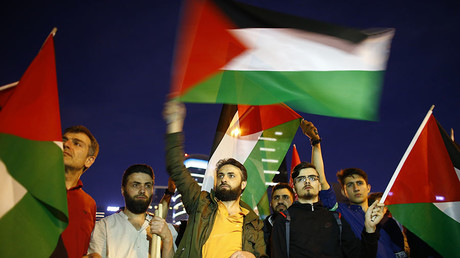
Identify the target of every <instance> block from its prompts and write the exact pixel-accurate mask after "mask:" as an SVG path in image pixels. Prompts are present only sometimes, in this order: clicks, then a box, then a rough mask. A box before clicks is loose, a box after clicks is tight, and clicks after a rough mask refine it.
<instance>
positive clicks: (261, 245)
mask: <svg viewBox="0 0 460 258" xmlns="http://www.w3.org/2000/svg"><path fill="white" fill-rule="evenodd" d="M163 116H164V119H165V120H166V122H167V129H166V132H167V135H166V166H167V171H168V173H169V175H170V177H171V178H172V179H173V181H174V182H175V183H176V186H177V190H178V191H179V193H181V195H182V202H183V204H184V206H185V209H186V211H187V213H188V214H189V220H188V223H187V228H186V229H185V233H184V236H183V238H182V241H181V242H180V244H179V247H178V248H177V251H176V257H232V258H234V257H263V256H266V254H265V242H264V237H263V231H262V227H263V223H262V221H261V220H260V219H259V217H258V216H257V215H256V214H255V213H254V211H252V209H251V207H250V206H249V205H247V204H246V203H244V202H243V201H241V200H240V196H241V193H242V192H243V191H244V189H245V188H246V186H247V172H246V168H245V167H244V166H243V165H242V164H241V163H240V162H238V161H237V160H235V159H232V158H229V159H225V160H221V161H219V162H218V164H217V165H216V180H215V184H214V190H211V192H210V193H209V192H206V191H201V187H200V186H199V185H198V183H197V182H196V181H195V180H194V179H193V177H192V176H191V175H190V172H189V171H188V170H187V168H186V167H185V166H184V163H183V161H184V151H183V147H182V145H183V134H182V128H183V124H184V119H185V106H184V105H183V104H181V103H179V102H176V101H170V102H167V103H166V105H165V109H164V112H163Z"/></svg>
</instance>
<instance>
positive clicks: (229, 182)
mask: <svg viewBox="0 0 460 258" xmlns="http://www.w3.org/2000/svg"><path fill="white" fill-rule="evenodd" d="M246 184H247V181H242V172H241V170H240V169H239V168H238V167H235V166H233V165H230V164H227V165H224V166H222V167H221V168H220V169H219V171H217V177H216V187H215V189H216V197H217V198H218V199H220V200H221V201H234V200H237V199H238V198H239V196H240V195H241V192H242V191H243V189H244V188H245V187H246Z"/></svg>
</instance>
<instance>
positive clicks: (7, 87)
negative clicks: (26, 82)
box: [0, 81, 19, 91]
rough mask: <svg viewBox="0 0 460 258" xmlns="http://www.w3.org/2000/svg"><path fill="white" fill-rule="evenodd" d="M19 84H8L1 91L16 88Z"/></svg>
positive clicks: (0, 88)
mask: <svg viewBox="0 0 460 258" xmlns="http://www.w3.org/2000/svg"><path fill="white" fill-rule="evenodd" d="M18 83H19V81H17V82H13V83H10V84H7V85H3V86H0V91H2V90H6V89H9V88H12V87H15V86H16V85H18Z"/></svg>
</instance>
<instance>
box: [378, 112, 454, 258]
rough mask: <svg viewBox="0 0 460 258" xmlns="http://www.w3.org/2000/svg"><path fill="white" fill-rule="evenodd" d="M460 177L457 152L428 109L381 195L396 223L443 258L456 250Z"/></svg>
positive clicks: (451, 255) (450, 255)
mask: <svg viewBox="0 0 460 258" xmlns="http://www.w3.org/2000/svg"><path fill="white" fill-rule="evenodd" d="M459 176H460V150H459V149H458V147H457V146H456V144H455V143H454V142H453V141H452V140H451V139H450V138H449V136H448V135H447V133H446V132H445V131H444V129H443V128H442V127H441V125H440V124H439V123H438V122H437V121H436V119H435V118H434V116H433V115H432V113H431V111H430V112H428V114H427V116H426V117H425V120H424V121H423V123H422V125H421V126H420V128H419V130H418V131H417V133H416V135H415V137H414V139H413V140H412V142H411V143H410V145H409V148H408V149H407V151H406V153H405V154H404V156H403V158H402V160H401V162H400V163H399V165H398V167H397V169H396V171H395V174H394V175H393V177H392V179H391V181H390V184H389V185H388V187H387V189H386V190H385V193H384V196H383V197H382V199H383V200H385V198H386V200H385V203H386V204H387V205H388V208H389V209H390V211H391V213H392V214H393V216H394V217H395V218H396V219H397V220H398V221H399V222H401V223H402V224H403V225H404V226H405V227H406V228H408V229H409V230H410V231H412V232H413V233H414V234H416V235H417V236H418V237H420V238H421V239H422V240H424V241H425V242H426V243H427V244H429V245H430V246H431V247H433V248H434V249H435V250H436V251H437V252H438V253H440V254H441V255H443V256H444V257H457V256H458V254H459V251H460V246H459V245H458V241H459V239H460V180H459Z"/></svg>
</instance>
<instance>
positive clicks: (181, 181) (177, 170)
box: [163, 100, 201, 214]
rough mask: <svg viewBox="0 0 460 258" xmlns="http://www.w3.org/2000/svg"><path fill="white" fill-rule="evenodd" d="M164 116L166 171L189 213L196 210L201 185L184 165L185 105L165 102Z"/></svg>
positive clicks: (176, 102)
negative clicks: (183, 130)
mask: <svg viewBox="0 0 460 258" xmlns="http://www.w3.org/2000/svg"><path fill="white" fill-rule="evenodd" d="M163 117H164V119H165V121H166V133H167V134H166V144H165V148H166V171H167V172H168V174H169V176H170V177H171V179H172V180H173V181H174V183H175V184H176V187H177V190H178V191H179V193H180V194H181V196H182V197H181V198H182V202H183V203H184V207H185V209H186V210H187V213H189V214H190V213H192V212H194V210H195V208H196V206H197V205H198V203H197V200H198V197H199V195H200V193H201V187H200V186H199V185H198V183H197V182H196V181H195V179H193V177H192V176H191V175H190V172H189V171H188V170H187V168H186V167H185V166H184V150H183V141H184V137H183V134H182V129H183V125H184V119H185V106H184V104H182V103H180V102H178V101H174V100H173V101H168V102H166V103H165V107H164V110H163Z"/></svg>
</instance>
